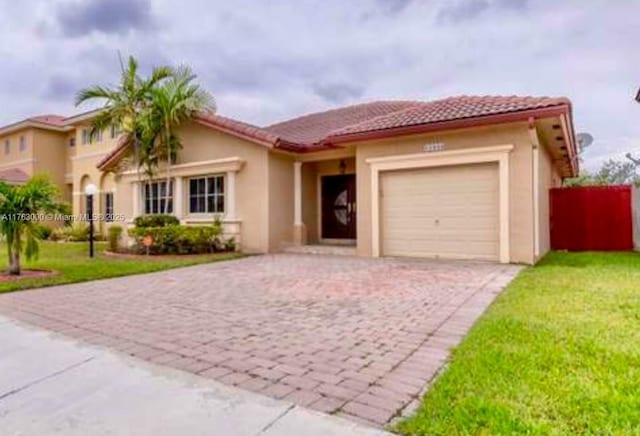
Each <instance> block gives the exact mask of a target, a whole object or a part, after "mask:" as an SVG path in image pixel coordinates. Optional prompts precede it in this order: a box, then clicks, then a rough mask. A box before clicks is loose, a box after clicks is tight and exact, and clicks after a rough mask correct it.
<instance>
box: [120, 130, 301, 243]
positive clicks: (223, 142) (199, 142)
mask: <svg viewBox="0 0 640 436" xmlns="http://www.w3.org/2000/svg"><path fill="white" fill-rule="evenodd" d="M178 135H180V137H181V139H182V144H183V148H182V150H181V151H180V153H179V156H178V161H177V162H176V164H175V166H174V168H175V171H176V173H177V171H178V169H179V168H180V166H181V165H186V166H188V165H189V164H195V163H197V164H198V166H197V168H196V169H193V170H189V171H190V172H189V173H188V175H184V176H183V211H184V215H183V217H182V221H183V222H185V223H187V224H199V223H200V224H205V223H211V222H212V221H213V219H214V216H213V215H208V214H207V215H204V214H198V215H197V216H196V215H191V214H189V213H188V202H187V197H188V179H189V178H190V177H196V176H204V175H216V174H223V175H224V174H226V173H225V172H221V171H220V170H219V169H218V168H219V164H216V161H219V160H221V159H228V158H239V159H240V160H242V161H243V164H242V167H241V168H240V170H239V171H237V173H235V192H236V196H235V200H236V220H234V222H227V221H226V217H224V220H225V228H231V227H233V228H239V230H238V231H239V234H240V236H239V238H238V239H239V242H240V244H241V247H242V250H243V251H245V252H248V253H265V252H268V251H269V242H270V237H269V235H270V227H269V221H270V220H269V197H270V196H269V194H270V192H269V186H270V184H269V161H270V159H269V149H268V148H267V147H265V146H262V145H258V144H254V143H252V142H249V141H245V140H243V139H240V138H237V137H235V136H231V135H228V134H226V133H222V132H218V131H215V130H212V129H210V128H206V127H204V126H201V125H198V124H196V123H192V124H189V125H186V126H184V127H182V128H181V129H180V130H179V131H178ZM281 165H282V163H281V162H276V161H275V160H274V166H275V167H280V166H281ZM182 168H183V169H181V170H180V171H182V173H185V170H184V167H182ZM174 175H175V174H174ZM165 177H166V172H165V168H164V167H162V168H160V169H159V170H158V173H157V179H160V180H164V178H165ZM274 177H276V178H277V177H278V176H277V175H276V176H274ZM281 177H282V178H283V179H284V178H286V177H287V176H286V175H283V176H281ZM290 180H293V176H291V179H290ZM136 182H137V176H136V175H135V171H133V170H132V171H130V172H124V173H123V174H122V175H121V176H120V177H116V178H115V183H116V188H115V189H116V191H115V192H116V194H115V195H114V205H115V213H116V214H118V213H122V214H124V215H125V216H126V219H127V221H128V222H129V223H130V222H131V221H132V220H133V219H134V218H135V217H136V216H138V215H140V213H141V212H142V208H141V207H142V201H140V202H139V207H140V210H134V201H133V199H134V197H136V195H135V187H134V186H135V184H136ZM225 186H227V188H228V183H227V184H226V185H225ZM227 188H225V190H226V189H227ZM225 195H227V193H226V192H225ZM291 195H293V194H291ZM225 201H228V198H226V199H225ZM274 201H277V200H276V197H275V196H274ZM287 207H293V206H287ZM292 214H293V212H291V215H292ZM289 225H290V227H289V228H290V229H291V228H292V223H289Z"/></svg>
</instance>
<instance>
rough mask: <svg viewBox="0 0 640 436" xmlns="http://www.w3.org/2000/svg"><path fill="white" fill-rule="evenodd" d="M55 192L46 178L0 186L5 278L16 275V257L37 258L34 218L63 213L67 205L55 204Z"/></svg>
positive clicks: (56, 199) (36, 233)
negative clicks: (6, 267)
mask: <svg viewBox="0 0 640 436" xmlns="http://www.w3.org/2000/svg"><path fill="white" fill-rule="evenodd" d="M58 198H59V192H58V188H57V187H56V186H55V185H54V184H53V183H51V182H50V181H49V180H48V179H47V178H46V177H41V176H39V177H33V178H32V179H30V180H29V181H28V182H27V183H26V184H25V185H23V186H15V185H8V184H6V183H4V182H0V234H2V236H4V238H5V241H6V244H7V255H8V259H9V271H8V272H9V274H11V275H20V272H21V264H20V256H21V254H22V253H23V252H24V255H25V257H26V258H27V260H30V259H32V258H36V257H37V256H38V239H39V224H40V223H39V221H38V219H37V218H38V217H39V216H41V215H42V214H48V213H52V214H54V213H67V212H68V205H67V204H66V203H62V202H60V201H59V200H58Z"/></svg>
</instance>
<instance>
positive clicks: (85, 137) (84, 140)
mask: <svg viewBox="0 0 640 436" xmlns="http://www.w3.org/2000/svg"><path fill="white" fill-rule="evenodd" d="M88 143H89V131H88V130H87V129H82V145H87V144H88Z"/></svg>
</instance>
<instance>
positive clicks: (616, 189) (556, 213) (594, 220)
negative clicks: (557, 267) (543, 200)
mask: <svg viewBox="0 0 640 436" xmlns="http://www.w3.org/2000/svg"><path fill="white" fill-rule="evenodd" d="M550 203H551V204H550V214H551V248H552V249H554V250H571V251H587V250H632V249H633V227H632V214H631V187H630V186H590V187H575V188H554V189H551V191H550Z"/></svg>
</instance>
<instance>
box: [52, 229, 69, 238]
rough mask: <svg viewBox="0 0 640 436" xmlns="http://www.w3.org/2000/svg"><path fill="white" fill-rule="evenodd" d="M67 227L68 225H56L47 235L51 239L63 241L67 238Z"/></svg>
mask: <svg viewBox="0 0 640 436" xmlns="http://www.w3.org/2000/svg"><path fill="white" fill-rule="evenodd" d="M67 228H68V227H56V228H55V229H53V231H52V232H51V234H50V235H49V239H50V240H51V241H65V240H66V239H67V234H66V231H67Z"/></svg>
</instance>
